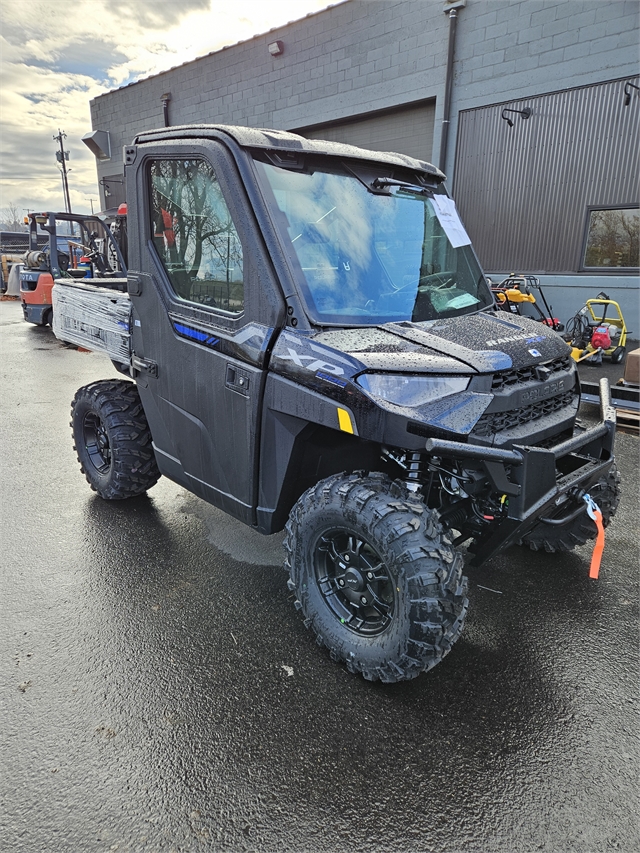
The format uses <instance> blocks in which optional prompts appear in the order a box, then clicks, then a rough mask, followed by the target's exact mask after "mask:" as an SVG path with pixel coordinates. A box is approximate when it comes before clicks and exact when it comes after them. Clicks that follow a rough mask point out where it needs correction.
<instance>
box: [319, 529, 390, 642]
mask: <svg viewBox="0 0 640 853" xmlns="http://www.w3.org/2000/svg"><path fill="white" fill-rule="evenodd" d="M314 568H315V574H316V580H317V583H318V587H319V589H320V591H321V593H322V595H323V596H324V600H325V601H326V603H327V606H328V607H329V609H330V610H331V611H332V613H333V614H334V615H335V616H336V617H337V618H338V619H339V620H340V622H341V623H342V624H343V625H346V626H347V627H348V628H350V629H351V630H352V631H354V632H355V633H356V634H359V635H360V636H363V637H372V636H375V635H376V634H380V633H381V632H382V631H384V630H385V629H386V628H387V627H388V626H389V625H390V624H391V620H392V619H393V614H394V608H395V583H394V581H393V578H392V577H391V575H390V574H389V571H388V569H387V567H386V566H385V564H384V561H383V560H382V558H381V557H380V555H379V554H378V553H377V551H376V550H375V548H373V546H372V545H370V544H369V543H368V542H367V541H366V540H365V539H363V538H362V537H360V536H358V535H356V534H355V533H353V534H352V533H347V532H345V531H344V530H330V531H327V532H326V533H325V534H323V535H322V536H321V537H320V538H319V539H318V542H317V544H316V548H315V554H314Z"/></svg>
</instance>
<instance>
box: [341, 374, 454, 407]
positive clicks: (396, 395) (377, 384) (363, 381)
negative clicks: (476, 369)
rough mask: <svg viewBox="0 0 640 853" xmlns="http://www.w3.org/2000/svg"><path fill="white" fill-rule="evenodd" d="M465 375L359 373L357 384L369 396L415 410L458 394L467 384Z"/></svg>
mask: <svg viewBox="0 0 640 853" xmlns="http://www.w3.org/2000/svg"><path fill="white" fill-rule="evenodd" d="M469 380H470V377H469V376H424V375H423V376H404V375H403V374H401V373H363V374H362V375H361V376H358V377H357V380H356V381H357V382H358V385H359V386H360V387H361V388H362V389H363V390H364V391H366V392H367V394H369V396H371V397H374V398H375V397H377V398H378V399H380V400H386V401H387V402H388V403H395V404H396V405H397V406H408V407H410V408H415V407H416V406H423V405H424V404H425V403H432V402H433V401H434V400H439V399H440V398H441V397H448V396H449V395H450V394H458V393H459V392H460V391H464V390H465V388H466V387H467V385H468V384H469Z"/></svg>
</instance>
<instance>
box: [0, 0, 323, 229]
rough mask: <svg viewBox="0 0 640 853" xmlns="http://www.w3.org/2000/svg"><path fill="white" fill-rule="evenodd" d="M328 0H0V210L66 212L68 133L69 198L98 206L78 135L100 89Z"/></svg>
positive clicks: (80, 208) (77, 204) (79, 208)
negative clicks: (63, 163)
mask: <svg viewBox="0 0 640 853" xmlns="http://www.w3.org/2000/svg"><path fill="white" fill-rule="evenodd" d="M332 2H336V0H0V51H1V56H0V62H1V69H0V70H1V73H2V87H1V89H0V134H1V138H0V213H3V214H4V213H5V211H6V209H7V207H8V206H9V205H14V206H15V207H16V208H17V209H18V212H19V214H20V216H22V215H23V209H25V212H26V209H30V210H64V201H63V196H62V182H61V177H60V172H59V170H58V166H57V163H56V153H55V152H56V150H57V147H58V143H57V142H54V140H53V136H55V135H57V132H58V129H59V128H60V129H61V130H63V131H64V132H65V133H66V134H67V138H66V139H65V140H64V144H65V147H66V148H67V149H68V150H69V152H70V160H69V163H68V167H69V168H70V169H71V172H70V173H69V186H70V190H71V206H72V209H73V210H74V212H78V213H89V212H90V210H91V205H90V201H89V199H90V198H93V199H94V207H95V209H96V210H98V187H97V179H96V168H95V159H94V157H93V155H92V154H91V152H90V151H89V149H88V148H87V147H86V146H85V144H84V143H83V142H81V138H82V136H83V135H84V134H85V133H87V132H88V131H90V130H91V116H90V113H89V101H90V100H91V99H92V98H95V97H96V96H97V95H100V94H102V93H103V92H108V91H109V90H111V89H115V88H117V87H119V86H122V85H125V84H127V83H130V82H132V81H134V80H138V79H140V78H142V77H148V76H149V75H150V74H156V73H158V72H159V71H163V70H166V69H167V68H170V67H172V66H174V65H179V64H181V63H183V62H188V61H190V60H192V59H195V58H196V57H198V56H203V55H204V54H206V53H210V52H211V51H214V50H219V49H220V48H222V47H224V46H225V45H229V44H234V43H235V42H238V41H244V40H245V39H249V38H251V37H252V36H254V35H257V34H259V33H265V32H267V31H268V30H270V29H271V28H272V27H276V26H280V25H281V24H285V23H287V22H288V21H295V20H299V19H300V18H303V17H304V16H305V15H307V14H309V13H312V12H317V11H319V10H320V9H324V8H326V7H327V6H329V5H331V3H332ZM1 218H3V217H2V216H0V219H1Z"/></svg>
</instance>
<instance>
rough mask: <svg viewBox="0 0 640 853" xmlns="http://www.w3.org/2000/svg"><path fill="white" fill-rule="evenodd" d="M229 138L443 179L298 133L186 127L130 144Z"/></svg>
mask: <svg viewBox="0 0 640 853" xmlns="http://www.w3.org/2000/svg"><path fill="white" fill-rule="evenodd" d="M223 136H228V137H231V139H233V140H234V141H235V142H236V143H237V144H238V145H240V146H241V147H242V148H258V149H264V150H270V151H288V152H292V151H295V152H308V153H310V154H327V155H329V156H332V157H340V158H343V159H350V160H353V159H356V160H368V161H369V162H375V163H382V164H385V165H389V166H400V167H402V168H405V169H412V170H414V171H418V172H424V173H425V174H427V175H430V176H431V177H432V178H435V179H436V180H437V181H438V182H440V181H443V180H444V179H445V176H444V174H443V173H442V172H441V171H440V169H438V168H437V167H436V166H433V165H432V164H431V163H428V162H427V161H426V160H417V159H415V158H414V157H409V156H407V155H406V154H396V153H393V152H388V151H371V150H368V149H366V148H358V147H357V146H355V145H346V144H344V143H342V142H329V141H327V140H323V139H307V138H306V137H304V136H300V135H299V134H297V133H290V132H289V131H286V130H266V129H261V128H254V127H241V126H238V125H225V124H189V125H178V126H176V127H168V128H159V129H157V130H148V131H143V132H142V133H139V134H138V135H137V136H136V138H135V139H134V141H133V144H134V145H138V144H144V143H145V142H163V141H169V140H171V139H207V138H208V139H220V138H221V137H223Z"/></svg>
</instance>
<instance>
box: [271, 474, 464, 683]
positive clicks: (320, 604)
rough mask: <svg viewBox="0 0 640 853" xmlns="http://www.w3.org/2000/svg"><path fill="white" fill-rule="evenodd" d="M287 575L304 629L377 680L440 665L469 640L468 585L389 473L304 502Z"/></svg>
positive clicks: (325, 483)
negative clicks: (466, 635) (453, 649)
mask: <svg viewBox="0 0 640 853" xmlns="http://www.w3.org/2000/svg"><path fill="white" fill-rule="evenodd" d="M284 547H285V550H286V555H287V556H286V562H285V568H286V569H287V571H288V572H289V575H290V578H289V581H288V586H289V589H291V590H292V591H293V592H295V594H296V602H295V605H296V608H297V609H299V610H302V612H303V615H304V617H305V625H306V626H307V627H308V628H311V629H312V630H313V631H314V633H315V635H316V639H317V642H318V644H319V645H321V646H325V647H326V648H328V649H329V654H330V656H331V658H332V659H333V660H335V661H337V662H344V663H345V664H346V666H347V669H348V670H349V671H350V672H353V673H360V674H362V675H363V676H364V677H365V678H366V679H368V680H370V681H375V680H378V679H379V680H380V681H385V682H395V681H405V680H408V679H411V678H415V676H417V675H419V674H420V673H421V672H425V671H427V670H428V669H431V667H433V666H435V665H436V664H437V663H439V662H440V661H441V660H442V658H443V657H444V656H445V655H446V654H447V653H448V652H449V651H450V649H451V647H452V646H453V644H454V643H455V641H456V640H457V639H458V637H459V636H460V634H461V632H462V628H463V625H464V620H465V617H466V613H467V607H468V600H467V597H466V592H467V579H466V578H465V577H463V575H462V563H463V561H462V557H461V555H460V554H459V553H457V552H456V551H455V549H454V548H453V546H452V544H451V540H450V539H449V538H448V537H447V536H446V535H445V534H444V533H443V530H442V527H441V525H440V523H439V521H438V518H437V514H436V513H435V512H434V511H432V510H430V509H428V508H427V507H426V506H425V505H424V503H423V502H422V500H421V499H420V497H418V496H417V495H415V494H414V493H412V492H410V491H409V490H408V489H407V488H406V487H405V486H404V484H402V483H400V482H398V481H396V482H394V483H392V482H391V481H390V480H389V478H388V477H386V476H385V475H383V474H376V473H372V474H369V475H365V474H362V473H356V474H349V475H347V474H339V475H336V476H333V477H329V478H328V479H326V480H322V481H321V482H320V483H318V484H317V485H316V486H314V487H313V488H311V489H309V490H308V491H307V492H305V494H303V495H302V497H301V498H300V500H299V501H298V502H297V504H296V505H295V506H294V508H293V510H292V512H291V516H290V519H289V522H288V524H287V528H286V536H285V541H284Z"/></svg>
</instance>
